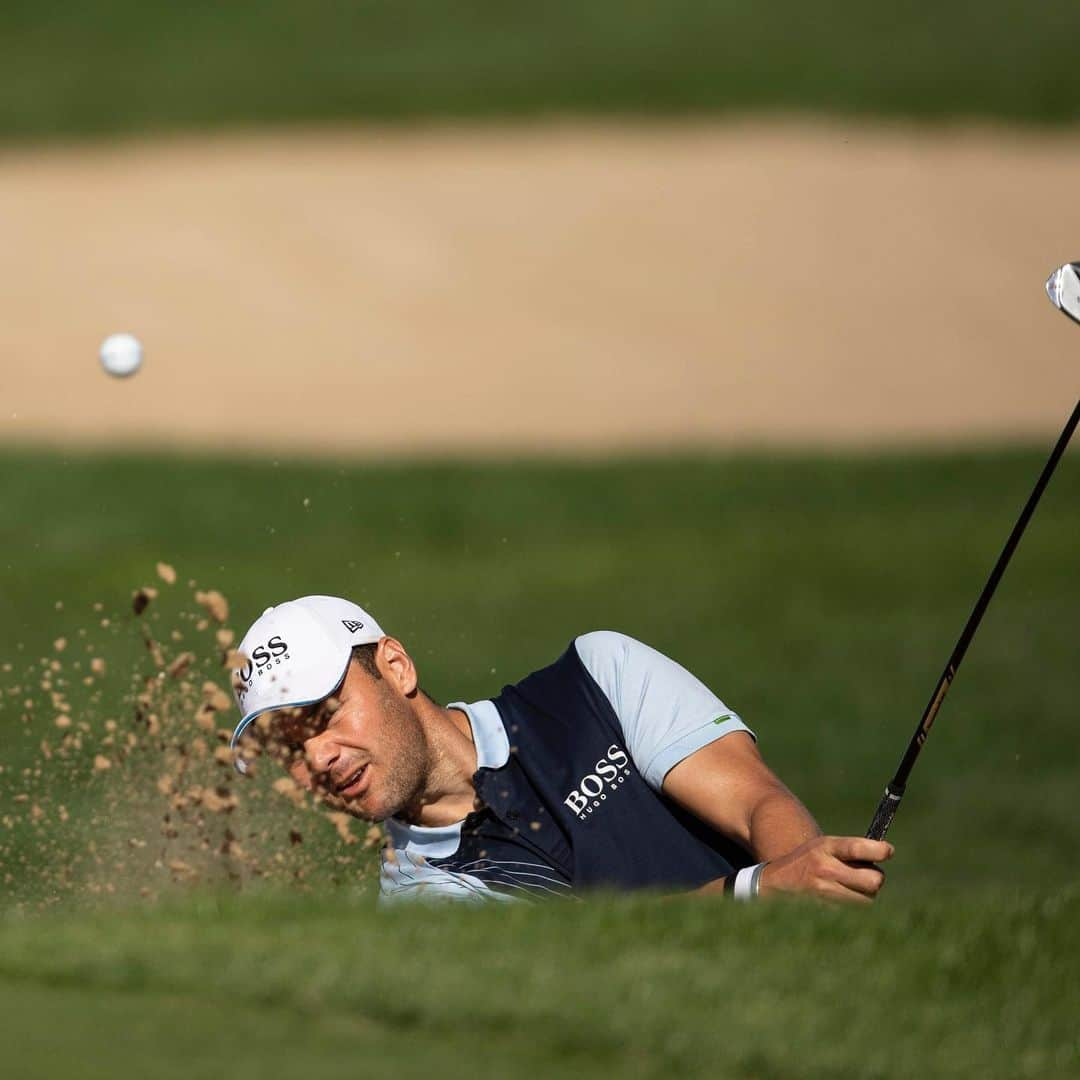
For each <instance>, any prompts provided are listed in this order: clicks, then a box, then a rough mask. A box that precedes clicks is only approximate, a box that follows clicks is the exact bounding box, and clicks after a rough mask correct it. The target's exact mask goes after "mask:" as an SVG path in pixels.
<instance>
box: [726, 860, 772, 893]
mask: <svg viewBox="0 0 1080 1080" xmlns="http://www.w3.org/2000/svg"><path fill="white" fill-rule="evenodd" d="M764 869H765V864H764V863H763V862H760V863H758V864H757V865H756V866H744V867H743V868H742V869H741V870H740V871H739V872H738V873H737V874H736V875H735V888H734V889H732V890H731V892H732V895H733V896H734V897H735V899H736V900H753V899H754V898H755V897H756V896H757V894H758V878H759V877H761V871H762V870H764Z"/></svg>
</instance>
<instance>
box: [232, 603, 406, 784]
mask: <svg viewBox="0 0 1080 1080" xmlns="http://www.w3.org/2000/svg"><path fill="white" fill-rule="evenodd" d="M384 636H385V635H384V634H383V632H382V630H381V628H380V627H379V624H378V623H377V622H376V621H375V620H374V619H373V618H372V617H371V616H370V615H369V614H368V613H367V612H366V611H364V609H363V608H361V607H358V606H357V605H356V604H354V603H352V602H351V601H349V600H343V599H341V597H339V596H301V597H300V598H299V599H298V600H289V601H287V602H286V603H284V604H278V605H277V607H268V608H267V609H266V610H265V611H264V612H263V613H262V614H261V615H260V616H259V617H258V618H257V619H256V620H255V622H254V623H252V625H251V629H250V630H248V632H247V633H246V634H245V635H244V639H243V641H241V642H240V646H239V652H240V653H241V655H243V656H244V657H245V662H244V666H243V667H241V668H236V669H234V671H233V672H232V683H233V692H234V693H235V695H236V704H237V706H238V707H239V709H240V716H241V719H240V723H239V724H237V725H236V730H235V731H234V732H233V734H232V741H231V744H230V745H231V746H232V749H233V752H234V753H235V752H236V748H237V745H238V743H239V741H240V736H241V735H243V733H244V731H245V730H247V728H248V726H249V725H250V724H251V723H252V722H253V721H254V720H255V719H256V718H257V717H259V716H261V715H262V714H263V713H265V712H269V711H270V710H271V709H289V708H296V707H297V706H300V705H313V704H314V703H315V702H317V701H322V700H323V699H324V698H327V697H329V696H330V695H331V694H332V693H333V692H334V691H335V690H336V689H337V688H338V687H339V686H340V685H341V683H342V680H343V679H344V678H345V672H346V671H347V670H348V667H349V658H350V655H351V653H352V648H353V646H354V645H370V644H372V643H373V642H377V641H379V640H380V638H382V637H384ZM236 767H237V769H238V770H239V771H240V772H244V771H245V764H244V760H243V758H242V757H241V756H240V755H237V756H236Z"/></svg>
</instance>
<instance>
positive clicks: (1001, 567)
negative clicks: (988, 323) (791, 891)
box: [866, 262, 1080, 840]
mask: <svg viewBox="0 0 1080 1080" xmlns="http://www.w3.org/2000/svg"><path fill="white" fill-rule="evenodd" d="M1046 293H1047V295H1048V296H1049V297H1050V302H1051V303H1052V304H1053V305H1054V307H1056V308H1057V309H1058V310H1059V311H1063V312H1064V313H1065V314H1066V315H1068V316H1069V318H1070V319H1072V320H1073V321H1074V322H1077V323H1080V263H1077V262H1072V263H1066V264H1065V265H1064V266H1060V267H1058V269H1057V270H1055V271H1054V272H1053V273H1052V274H1051V275H1050V277H1049V278H1048V279H1047V282H1046ZM1078 422H1080V402H1077V404H1076V407H1075V408H1074V409H1073V411H1072V416H1070V417H1069V420H1068V422H1067V423H1066V424H1065V428H1064V430H1063V431H1062V433H1061V436H1060V437H1059V439H1058V441H1057V443H1055V445H1054V449H1053V450H1052V451H1051V452H1050V457H1049V459H1048V460H1047V462H1046V465H1045V466H1044V467H1043V471H1042V474H1041V475H1040V476H1039V479H1038V481H1037V482H1036V484H1035V487H1034V489H1033V490H1032V492H1031V495H1030V496H1029V497H1028V501H1027V502H1026V503H1025V504H1024V509H1023V510H1022V511H1021V512H1020V517H1019V518H1018V519H1017V522H1016V524H1015V525H1014V526H1013V530H1012V532H1011V533H1010V534H1009V539H1008V540H1006V541H1005V547H1004V548H1003V549H1002V552H1001V554H1000V555H999V556H998V560H997V562H996V563H995V564H994V569H993V570H992V571H991V572H990V577H989V579H988V580H987V582H986V585H985V586H984V587H983V591H982V594H981V595H980V596H979V599H978V601H976V604H975V607H974V609H973V610H972V612H971V615H970V616H969V617H968V621H967V624H966V625H965V626H964V630H963V633H961V635H960V640H959V641H957V643H956V647H955V648H954V649H953V651H952V656H950V657H949V662H948V663H947V664H946V665H945V670H944V671H943V672H942V673H941V678H940V679H938V682H937V685H936V686H935V687H934V692H933V693H932V694H931V695H930V702H929V704H928V705H927V706H926V710H925V712H923V715H922V719H921V720H920V721H919V726H918V727H917V728H916V729H915V734H914V735H913V736H912V737H911V742H910V743H908V747H907V750H906V751H905V752H904V756H903V758H902V759H901V761H900V767H899V768H898V769H897V770H896V775H895V776H894V777H893V778H892V779H891V780H890V781H889V783H888V785H887V786H886V788H885V794H884V795H883V796H882V797H881V802H879V803H878V808H877V810H876V811H875V813H874V820H873V821H872V822H871V823H870V828H869V829H867V831H866V835H867V836H868V837H869V838H870V839H871V840H883V839H884V838H885V834H886V833H887V832H888V831H889V825H890V824H891V823H892V819H893V817H894V816H895V814H896V811H897V808H898V807H899V806H900V800H901V799H902V798H903V796H904V791H905V789H906V787H907V782H908V777H909V776H910V775H911V770H912V769H913V768H914V767H915V762H916V760H917V759H918V757H919V752H920V751H921V750H922V748H923V744H924V743H925V742H926V739H927V736H929V734H930V728H931V727H933V724H934V720H935V718H936V717H937V714H938V710H939V709H940V708H941V703H942V702H943V701H944V700H945V695H946V694H947V693H948V692H949V687H950V686H951V685H952V681H953V679H955V678H956V672H957V670H958V669H959V667H960V662H961V661H962V660H963V659H964V654H965V653H966V652H967V650H968V646H969V645H970V644H971V639H972V638H973V637H974V636H975V631H976V630H978V628H979V623H980V622H981V621H982V617H983V615H984V614H985V613H986V609H987V607H988V606H989V604H990V600H991V598H992V597H993V595H994V590H995V589H996V588H997V587H998V583H999V582H1000V581H1001V578H1002V575H1003V574H1004V573H1005V568H1006V567H1007V566H1008V565H1009V560H1010V559H1011V558H1012V555H1013V552H1014V551H1015V550H1016V546H1017V544H1019V543H1020V537H1021V536H1023V534H1024V529H1025V528H1027V523H1028V521H1030V520H1031V515H1032V514H1033V513H1034V512H1035V507H1036V506H1037V505H1038V504H1039V499H1040V498H1041V497H1042V493H1043V491H1044V490H1045V489H1046V485H1047V484H1048V483H1049V482H1050V477H1051V475H1053V472H1054V469H1055V468H1056V467H1057V463H1058V462H1059V461H1060V460H1061V456H1062V455H1063V454H1064V453H1065V448H1066V447H1067V446H1068V445H1069V440H1070V439H1071V438H1072V434H1073V432H1074V431H1075V430H1076V425H1077V423H1078Z"/></svg>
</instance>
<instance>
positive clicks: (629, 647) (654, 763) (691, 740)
mask: <svg viewBox="0 0 1080 1080" xmlns="http://www.w3.org/2000/svg"><path fill="white" fill-rule="evenodd" d="M574 646H575V648H576V649H577V653H578V656H580V657H581V661H582V663H583V664H584V665H585V668H586V670H587V671H588V672H589V674H590V675H591V676H592V677H593V679H595V680H596V683H597V685H598V686H599V687H600V689H601V690H603V692H604V694H605V696H606V697H607V699H608V701H610V702H611V707H612V708H613V709H614V710H615V715H616V716H617V717H618V718H619V724H620V725H621V726H622V730H623V736H624V737H625V739H626V749H627V751H628V752H629V754H630V756H631V758H633V761H634V764H635V765H636V766H637V768H638V772H640V773H641V775H642V776H643V777H644V778H645V781H646V782H647V783H648V784H649V786H650V787H652V788H654V789H655V790H657V791H659V790H660V787H661V785H662V784H663V782H664V777H665V776H666V775H667V773H668V772H669V770H671V769H672V768H674V767H675V766H676V765H678V763H679V762H680V761H682V760H683V759H684V758H687V757H689V756H690V755H691V754H692V753H694V751H695V750H700V749H701V748H702V747H703V746H707V745H708V744H709V743H711V742H715V741H716V740H717V739H721V738H723V737H724V736H725V735H730V734H731V733H732V732H733V731H745V732H747V733H748V734H749V735H750V736H751V737H754V733H753V732H752V731H750V729H749V728H748V727H747V726H746V725H745V724H744V723H743V722H742V720H741V719H740V717H739V716H738V715H737V714H736V713H735V712H734V711H733V710H732V709H729V708H728V707H727V706H726V705H725V704H724V703H723V702H722V701H721V700H720V699H719V698H718V697H717V696H716V695H715V694H714V693H713V692H712V691H711V690H710V689H709V688H708V687H707V686H706V685H705V684H704V683H703V682H701V681H700V680H699V679H697V678H696V677H695V676H693V675H691V674H690V672H689V671H687V670H686V668H684V667H681V666H680V665H679V664H676V663H675V661H674V660H671V659H669V658H668V657H666V656H665V655H664V654H663V653H661V652H657V651H656V649H651V648H649V646H648V645H645V644H643V643H642V642H640V641H636V640H635V639H634V638H632V637H627V635H626V634H619V633H616V632H615V631H614V630H595V631H593V632H592V633H590V634H582V635H581V637H579V638H578V639H577V640H576V641H575V642H574Z"/></svg>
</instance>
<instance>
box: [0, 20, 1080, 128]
mask: <svg viewBox="0 0 1080 1080" xmlns="http://www.w3.org/2000/svg"><path fill="white" fill-rule="evenodd" d="M1078 39H1080V14H1078V13H1077V11H1076V9H1075V8H1073V7H1070V6H1068V5H1058V6H1056V7H1054V8H1052V9H1047V10H1045V11H1040V12H1039V14H1038V17H1033V12H1032V8H1031V6H1030V5H1029V4H1024V3H1021V2H1020V0H987V2H985V3H983V4H981V5H979V8H978V12H977V17H976V16H974V15H973V12H972V9H971V5H970V4H966V3H962V2H960V0H942V2H939V3H937V4H935V5H933V6H932V7H928V6H927V5H925V4H918V3H911V2H907V3H900V4H890V5H887V6H881V5H867V4H860V3H855V2H853V0H842V2H840V3H836V4H832V5H830V6H829V8H828V10H827V11H821V10H817V9H813V8H808V7H806V5H803V4H798V3H795V2H794V0H780V2H778V3H773V4H769V5H767V6H761V5H758V6H755V5H747V4H736V3H733V2H730V0H725V2H709V0H669V2H668V3H665V4H655V3H644V2H641V0H589V2H587V3H584V4H583V3H581V2H580V0H549V2H547V3H544V4H540V5H537V4H530V3H525V2H523V0H512V2H506V0H503V2H499V3H495V2H493V0H472V2H469V3H459V4H454V5H446V4H443V3H438V2H437V0H412V2H410V3H408V4H402V3H399V2H392V0H366V2H364V3H351V4H343V3H337V2H332V0H308V2H306V3H302V4H301V3H299V2H298V0H268V2H266V3H261V4H253V3H231V4H219V3H211V2H209V0H193V2H191V3H187V4H183V5H163V4H145V3H137V2H135V0H96V2H94V3H89V4H77V3H74V2H73V0H33V2H31V0H9V2H8V3H5V4H4V5H3V11H2V13H0V66H2V69H3V72H4V94H3V95H2V96H0V137H7V138H38V137H55V136H66V135H78V134H92V133H96V132H132V131H146V130H157V129H166V130H170V129H183V128H192V127H195V128H202V127H214V128H217V127H222V126H229V127H231V126H237V125H241V126H244V125H253V124H254V125H262V124H280V123H312V122H314V123H323V122H331V123H333V122H337V123H341V122H350V121H356V120H389V121H399V120H408V121H416V120H426V119H440V118H443V119H445V118H463V117H517V116H543V115H549V114H552V113H557V114H566V113H584V114H592V115H597V114H599V115H612V114H614V115H619V114H637V113H642V114H660V115H669V114H686V113H710V112H717V111H726V110H745V109H760V108H766V109H780V110H784V111H791V110H811V111H838V112H842V113H849V114H851V113H854V114H869V115H886V116H902V117H917V118H943V117H951V116H965V117H989V118H1001V119H1006V120H1015V121H1021V122H1032V121H1033V122H1036V123H1045V122H1051V123H1062V122H1066V123H1067V122H1074V121H1075V120H1076V119H1077V117H1078V115H1080V112H1078V106H1077V99H1076V95H1075V93H1074V92H1073V82H1074V78H1073V76H1074V69H1075V43H1076V41H1077V40H1078Z"/></svg>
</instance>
